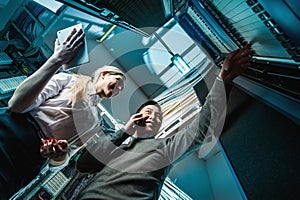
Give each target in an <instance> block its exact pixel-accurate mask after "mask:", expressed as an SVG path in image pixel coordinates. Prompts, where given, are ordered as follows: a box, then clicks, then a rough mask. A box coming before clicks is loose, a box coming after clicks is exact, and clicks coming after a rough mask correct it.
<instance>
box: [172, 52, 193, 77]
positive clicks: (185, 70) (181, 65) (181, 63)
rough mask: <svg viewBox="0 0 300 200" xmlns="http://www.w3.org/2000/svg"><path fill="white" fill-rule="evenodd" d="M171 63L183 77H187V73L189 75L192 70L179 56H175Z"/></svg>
mask: <svg viewBox="0 0 300 200" xmlns="http://www.w3.org/2000/svg"><path fill="white" fill-rule="evenodd" d="M171 61H172V63H173V64H174V65H175V66H176V67H177V68H178V70H179V71H180V72H181V73H182V74H183V75H185V74H186V73H188V72H189V71H190V70H191V68H190V66H189V65H188V64H187V63H186V62H185V61H184V60H183V58H182V57H181V56H180V55H178V54H175V55H174V56H173V57H172V58H171Z"/></svg>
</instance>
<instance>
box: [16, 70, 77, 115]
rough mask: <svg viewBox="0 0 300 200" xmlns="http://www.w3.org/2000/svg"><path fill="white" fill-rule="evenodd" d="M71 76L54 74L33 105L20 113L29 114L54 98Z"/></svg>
mask: <svg viewBox="0 0 300 200" xmlns="http://www.w3.org/2000/svg"><path fill="white" fill-rule="evenodd" d="M71 79H72V75H70V74H67V73H58V74H55V75H54V76H53V77H52V78H51V79H50V80H49V82H48V83H47V84H46V86H45V87H44V89H43V90H42V91H41V93H40V94H39V95H38V97H37V98H36V100H35V101H34V103H33V104H31V105H30V106H29V107H28V108H26V109H25V110H23V111H22V113H26V112H29V111H31V110H33V109H34V108H36V107H38V106H40V105H41V104H42V103H43V102H45V101H46V100H47V99H49V98H51V97H54V96H56V95H57V94H59V92H60V91H61V90H62V89H63V88H64V87H65V86H66V85H67V84H68V83H69V82H70V81H71Z"/></svg>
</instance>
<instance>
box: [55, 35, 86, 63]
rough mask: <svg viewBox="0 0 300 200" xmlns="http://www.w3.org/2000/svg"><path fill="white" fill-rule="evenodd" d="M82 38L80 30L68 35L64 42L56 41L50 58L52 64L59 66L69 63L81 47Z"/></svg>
mask: <svg viewBox="0 0 300 200" xmlns="http://www.w3.org/2000/svg"><path fill="white" fill-rule="evenodd" d="M84 36H85V34H84V33H83V31H82V29H80V30H76V29H73V31H72V32H71V33H70V35H69V36H68V38H67V39H66V41H64V42H63V43H61V44H60V43H59V41H58V39H56V41H55V47H54V53H53V55H52V56H51V57H50V59H51V61H52V62H54V63H60V65H63V64H67V63H68V62H70V61H71V60H72V59H73V58H74V56H75V54H76V53H77V52H78V50H79V49H80V48H81V47H82V46H83V43H84Z"/></svg>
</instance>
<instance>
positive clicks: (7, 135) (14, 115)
mask: <svg viewBox="0 0 300 200" xmlns="http://www.w3.org/2000/svg"><path fill="white" fill-rule="evenodd" d="M83 39H84V33H83V32H82V30H79V31H77V30H75V29H74V30H73V32H72V33H71V34H70V36H69V37H68V38H67V40H66V41H65V42H64V43H62V44H60V43H59V42H58V40H56V42H55V49H54V53H53V55H52V56H51V57H50V58H49V59H48V60H47V61H46V62H45V64H44V65H43V66H41V67H40V68H39V69H38V70H37V71H36V72H35V73H33V74H32V75H31V76H30V77H28V78H27V79H26V80H25V81H24V82H23V83H21V84H20V86H19V87H18V88H17V89H16V91H15V93H14V95H13V96H12V98H11V99H10V101H9V107H8V109H6V110H5V109H2V112H1V114H0V125H1V126H0V127H1V129H0V145H1V146H0V147H1V149H0V163H1V164H0V166H1V168H0V194H1V195H2V196H1V198H8V197H9V196H11V195H12V194H13V193H15V192H16V191H17V190H18V189H20V188H21V187H22V186H24V185H26V184H27V183H28V182H29V181H31V180H32V179H33V178H34V177H35V176H36V175H37V174H38V172H39V171H40V168H41V166H42V164H43V163H44V161H45V159H44V158H43V157H50V158H51V161H50V162H51V164H53V165H59V164H61V163H63V162H64V161H65V159H66V156H65V155H66V151H67V146H68V144H67V142H68V143H73V142H74V141H78V138H80V139H82V140H84V141H86V140H87V139H88V138H89V137H90V136H92V135H93V134H95V133H97V132H98V131H99V130H100V129H101V121H102V120H101V116H100V113H99V111H98V108H97V104H98V103H99V102H100V100H101V99H102V98H111V97H113V96H116V95H118V94H119V92H120V91H121V90H122V89H123V87H124V81H125V76H124V73H123V72H122V71H121V70H120V69H118V68H116V67H113V66H104V67H101V68H99V69H98V70H96V71H95V73H94V75H93V76H92V77H88V76H83V75H71V74H67V73H58V74H56V72H57V71H58V70H59V69H60V67H61V66H63V65H64V64H66V63H68V62H69V61H70V60H72V58H73V57H74V56H75V54H76V52H77V51H78V50H79V49H80V48H81V47H82V44H83ZM84 141H83V142H84ZM40 146H41V153H42V156H43V157H42V156H41V155H40Z"/></svg>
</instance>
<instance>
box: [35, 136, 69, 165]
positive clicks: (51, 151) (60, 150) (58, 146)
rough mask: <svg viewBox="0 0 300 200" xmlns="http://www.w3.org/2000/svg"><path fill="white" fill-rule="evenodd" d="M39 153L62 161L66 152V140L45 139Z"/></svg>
mask: <svg viewBox="0 0 300 200" xmlns="http://www.w3.org/2000/svg"><path fill="white" fill-rule="evenodd" d="M40 153H41V155H42V157H44V158H50V159H53V160H54V161H56V162H60V161H64V160H65V159H66V156H67V153H68V142H67V141H66V140H56V139H45V140H43V145H42V146H41V148H40Z"/></svg>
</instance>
